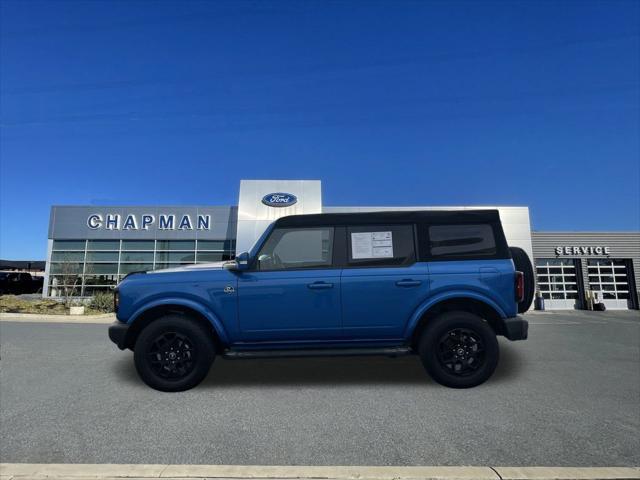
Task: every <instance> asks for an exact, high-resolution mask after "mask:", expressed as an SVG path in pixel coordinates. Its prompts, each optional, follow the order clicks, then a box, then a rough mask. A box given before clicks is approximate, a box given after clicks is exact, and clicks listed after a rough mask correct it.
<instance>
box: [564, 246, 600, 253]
mask: <svg viewBox="0 0 640 480" xmlns="http://www.w3.org/2000/svg"><path fill="white" fill-rule="evenodd" d="M610 254H611V247H601V246H597V247H575V246H571V247H568V246H564V247H556V255H610Z"/></svg>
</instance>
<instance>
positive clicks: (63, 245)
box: [53, 240, 85, 251]
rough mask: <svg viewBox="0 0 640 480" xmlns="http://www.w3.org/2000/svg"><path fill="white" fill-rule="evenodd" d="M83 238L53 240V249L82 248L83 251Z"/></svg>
mask: <svg viewBox="0 0 640 480" xmlns="http://www.w3.org/2000/svg"><path fill="white" fill-rule="evenodd" d="M84 246H85V241H84V240H54V241H53V249H54V250H82V251H84Z"/></svg>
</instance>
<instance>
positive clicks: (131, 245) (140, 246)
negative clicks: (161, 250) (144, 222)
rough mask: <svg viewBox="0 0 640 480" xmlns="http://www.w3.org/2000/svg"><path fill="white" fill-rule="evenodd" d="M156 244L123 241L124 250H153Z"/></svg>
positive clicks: (148, 241)
mask: <svg viewBox="0 0 640 480" xmlns="http://www.w3.org/2000/svg"><path fill="white" fill-rule="evenodd" d="M154 248H155V242H154V241H153V240H123V241H122V250H153V249H154Z"/></svg>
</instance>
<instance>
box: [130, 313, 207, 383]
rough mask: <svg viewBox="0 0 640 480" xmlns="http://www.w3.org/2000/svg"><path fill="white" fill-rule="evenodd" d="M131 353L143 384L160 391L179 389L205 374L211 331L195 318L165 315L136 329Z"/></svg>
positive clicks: (195, 381)
mask: <svg viewBox="0 0 640 480" xmlns="http://www.w3.org/2000/svg"><path fill="white" fill-rule="evenodd" d="M133 356H134V362H135V366H136V370H137V371H138V375H140V378H141V379H142V381H143V382H144V383H146V384H147V385H149V386H150V387H151V388H155V389H156V390H161V391H163V392H181V391H184V390H189V389H190V388H193V387H195V386H196V385H198V384H199V383H200V382H201V381H202V380H204V378H205V377H206V376H207V373H209V369H210V368H211V364H212V363H213V360H214V358H215V345H214V342H213V339H212V338H211V332H210V331H207V329H206V328H205V327H204V326H202V325H201V324H200V323H198V322H197V321H196V320H194V319H193V318H190V317H188V316H184V315H179V314H169V315H166V316H164V317H161V318H159V319H157V320H154V321H153V322H151V323H150V324H149V325H147V326H146V327H145V328H144V329H143V330H142V332H140V335H138V338H137V340H136V343H135V348H134V354H133Z"/></svg>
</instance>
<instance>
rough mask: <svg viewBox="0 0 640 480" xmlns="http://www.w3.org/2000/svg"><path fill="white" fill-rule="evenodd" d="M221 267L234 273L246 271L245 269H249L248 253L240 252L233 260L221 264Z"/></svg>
mask: <svg viewBox="0 0 640 480" xmlns="http://www.w3.org/2000/svg"><path fill="white" fill-rule="evenodd" d="M223 267H224V268H226V269H227V270H231V271H234V272H240V271H242V270H246V269H247V268H249V253H248V252H242V253H240V254H238V255H236V258H235V259H234V260H231V261H229V262H227V263H225V264H223Z"/></svg>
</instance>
